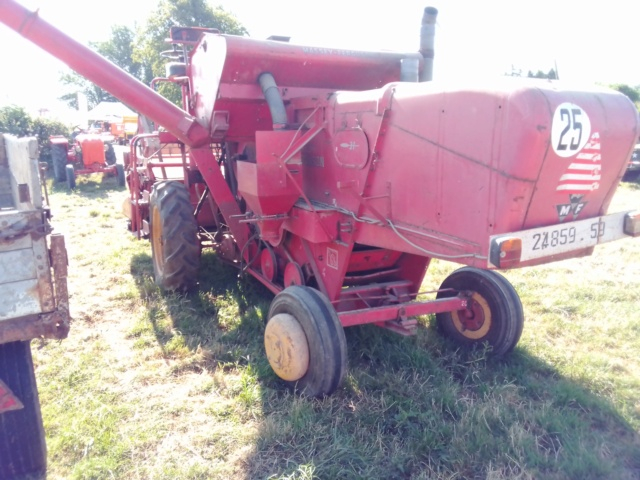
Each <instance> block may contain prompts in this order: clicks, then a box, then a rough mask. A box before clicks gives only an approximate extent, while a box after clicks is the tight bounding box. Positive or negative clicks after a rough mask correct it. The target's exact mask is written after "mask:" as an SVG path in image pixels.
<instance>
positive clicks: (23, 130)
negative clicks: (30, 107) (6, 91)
mask: <svg viewBox="0 0 640 480" xmlns="http://www.w3.org/2000/svg"><path fill="white" fill-rule="evenodd" d="M32 131H33V120H32V118H31V115H29V114H28V113H27V111H26V110H25V109H24V108H22V107H17V106H15V105H9V106H6V107H2V108H0V132H2V133H10V134H11V135H15V136H16V137H27V136H29V135H31V132H32Z"/></svg>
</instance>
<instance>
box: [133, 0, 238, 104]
mask: <svg viewBox="0 0 640 480" xmlns="http://www.w3.org/2000/svg"><path fill="white" fill-rule="evenodd" d="M173 26H182V27H208V28H217V29H218V30H220V31H221V32H223V33H228V34H233V35H244V34H246V33H247V30H246V29H245V28H244V27H243V26H242V25H241V24H240V22H239V21H238V20H237V19H236V18H235V17H234V16H233V15H232V14H230V13H229V12H227V11H225V10H224V9H223V8H222V7H216V8H212V7H210V6H209V5H208V3H207V2H206V1H205V0H161V2H160V4H159V5H158V8H157V9H156V11H155V12H153V13H152V15H151V16H150V17H149V20H148V21H147V23H146V25H145V26H144V27H143V28H142V30H141V31H140V34H139V38H138V40H139V43H138V45H139V47H138V48H136V49H135V51H134V56H133V58H134V59H135V60H136V61H138V62H149V66H150V68H148V69H145V71H144V75H143V77H142V80H143V82H144V83H146V84H147V85H148V84H149V83H150V82H151V80H152V79H153V77H164V76H165V64H166V63H167V59H166V58H163V57H162V56H161V55H160V53H161V52H163V51H165V50H168V45H167V43H166V42H165V39H166V38H167V36H168V33H169V30H170V29H171V27H173ZM158 91H159V92H160V93H161V94H162V95H164V96H165V97H167V98H169V99H170V100H171V101H173V102H174V103H176V104H179V103H180V101H181V98H180V92H179V90H178V89H177V88H176V87H175V86H174V85H170V84H162V85H160V87H159V89H158Z"/></svg>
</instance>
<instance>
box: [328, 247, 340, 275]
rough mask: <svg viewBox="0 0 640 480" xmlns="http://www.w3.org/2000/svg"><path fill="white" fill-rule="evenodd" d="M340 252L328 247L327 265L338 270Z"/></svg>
mask: <svg viewBox="0 0 640 480" xmlns="http://www.w3.org/2000/svg"><path fill="white" fill-rule="evenodd" d="M338 263H339V262H338V251H337V250H334V249H333V248H329V247H327V265H328V266H329V267H331V268H335V269H336V270H338Z"/></svg>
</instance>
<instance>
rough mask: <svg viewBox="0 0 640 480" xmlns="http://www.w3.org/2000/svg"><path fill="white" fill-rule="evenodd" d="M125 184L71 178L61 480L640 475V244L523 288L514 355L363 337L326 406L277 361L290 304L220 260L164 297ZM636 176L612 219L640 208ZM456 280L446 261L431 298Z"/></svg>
mask: <svg viewBox="0 0 640 480" xmlns="http://www.w3.org/2000/svg"><path fill="white" fill-rule="evenodd" d="M126 196H127V192H126V191H125V189H124V188H121V187H118V186H117V185H116V180H115V179H114V178H110V177H104V178H103V177H101V176H99V175H93V176H89V177H82V178H78V184H77V188H76V190H75V191H73V192H68V191H67V190H66V188H65V187H64V186H63V185H62V184H58V185H54V186H53V192H52V194H51V204H52V207H53V209H54V211H55V212H56V218H55V223H56V227H57V230H58V231H61V232H62V233H64V234H65V236H66V237H67V238H68V241H67V248H68V252H69V262H70V268H69V292H70V294H71V302H70V303H71V305H72V312H71V313H72V316H73V318H74V324H73V328H72V333H71V336H70V338H69V339H67V340H65V342H64V343H63V344H59V343H57V342H47V343H46V344H44V345H42V346H41V348H40V349H38V348H37V344H34V348H33V350H34V357H35V362H36V364H37V370H36V373H37V377H38V383H39V386H40V396H41V400H42V404H43V415H44V421H45V429H46V432H47V445H48V449H49V467H50V468H49V470H50V473H49V478H51V479H56V478H65V479H74V478H129V479H174V478H175V479H195V478H207V479H210V478H211V479H213V478H221V479H223V478H224V479H228V478H300V479H301V478H315V477H318V478H340V479H348V478H416V479H418V478H475V477H478V478H504V479H507V478H508V479H512V478H534V477H535V478H581V479H583V478H637V477H638V475H639V472H640V439H639V436H638V433H639V432H640V404H639V403H638V398H640V361H639V360H638V354H637V352H638V351H639V349H640V314H638V305H639V304H640V243H639V242H637V241H636V242H634V241H632V240H623V241H620V242H614V243H612V244H607V245H604V246H601V247H598V248H597V249H596V252H595V254H594V255H593V256H591V257H588V258H582V259H574V260H569V261H564V262H559V263H555V264H550V265H545V266H541V267H535V268H528V269H522V270H514V271H508V272H506V273H505V275H506V276H507V277H508V279H509V280H510V281H511V282H512V283H513V284H514V286H515V287H516V289H517V290H518V292H519V294H520V295H521V297H522V303H523V306H524V309H525V329H524V333H523V338H522V340H521V342H520V344H519V346H518V347H517V348H516V350H515V352H514V354H513V355H512V356H511V357H510V358H508V359H507V360H505V361H497V360H493V359H490V358H489V357H488V356H487V355H486V352H485V351H482V350H477V351H475V352H472V353H461V352H460V351H457V350H456V349H455V347H454V346H453V345H452V344H450V343H448V342H447V341H445V340H443V339H442V337H440V336H439V335H438V334H437V332H436V331H435V328H434V325H435V322H434V321H433V319H431V318H423V319H421V322H422V323H423V324H425V326H426V327H427V328H421V329H419V331H418V335H417V336H415V337H413V338H409V339H407V338H401V337H399V336H395V335H392V334H390V333H388V332H385V331H384V330H382V329H378V328H376V327H373V326H363V327H354V328H349V329H347V330H346V335H347V341H348V344H349V359H348V360H349V373H348V376H347V378H346V379H345V383H344V386H343V387H342V388H341V389H339V390H338V391H337V392H336V394H334V395H333V396H331V397H330V398H327V399H325V400H309V399H303V398H299V397H296V396H294V395H292V394H291V393H288V392H287V391H286V390H285V389H283V388H281V387H280V386H279V382H280V380H279V379H278V378H277V377H276V376H275V374H273V372H272V371H271V368H270V367H269V364H268V362H267V360H266V358H265V355H264V353H263V352H264V350H263V348H264V347H263V343H262V342H263V335H262V334H263V330H264V327H263V320H264V318H265V315H266V313H267V310H268V306H269V303H270V301H271V299H272V296H271V294H269V293H268V292H267V291H266V290H265V289H264V288H263V287H262V286H261V285H259V284H258V283H257V282H256V281H253V280H251V279H248V278H247V279H238V277H237V271H236V270H233V269H231V268H228V267H226V266H224V265H222V264H221V263H219V262H218V261H217V259H216V258H215V255H213V254H211V253H205V254H204V257H203V270H202V276H201V281H200V289H199V292H198V293H197V294H194V295H192V296H187V297H185V296H178V295H168V294H163V293H161V292H160V291H159V289H158V288H157V287H156V286H155V284H154V281H153V267H152V264H151V247H150V245H149V244H148V243H146V242H139V241H136V240H135V239H134V237H133V236H130V235H128V234H127V232H126V230H125V226H124V225H125V221H124V219H123V218H121V216H120V213H119V212H120V205H121V204H122V201H123V200H124V198H125V197H126ZM639 204H640V184H638V183H637V182H636V183H623V184H621V186H620V187H619V190H618V192H617V193H616V196H615V197H614V201H613V204H612V206H611V207H610V211H621V210H626V209H633V208H637V207H638V205H639ZM455 268H456V265H454V264H448V263H445V262H438V263H437V264H436V265H435V268H433V269H432V270H430V273H429V275H428V276H427V279H426V281H425V284H424V285H423V289H424V290H432V289H435V288H437V286H438V285H439V284H440V282H441V280H442V279H443V278H444V277H445V276H446V275H447V274H448V273H449V272H451V271H453V270H454V269H455Z"/></svg>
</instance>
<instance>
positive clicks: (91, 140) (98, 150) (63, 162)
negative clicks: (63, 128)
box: [49, 133, 125, 190]
mask: <svg viewBox="0 0 640 480" xmlns="http://www.w3.org/2000/svg"><path fill="white" fill-rule="evenodd" d="M73 137H74V138H73V144H72V145H71V146H69V140H67V138H66V137H64V136H61V135H54V136H52V137H51V138H50V139H49V140H50V142H51V162H52V164H53V176H54V178H55V180H56V181H57V182H64V181H66V182H67V186H68V187H69V189H70V190H72V189H74V188H75V186H76V175H89V174H92V173H105V174H108V175H114V176H115V177H116V179H117V182H118V185H119V186H121V187H123V186H124V185H125V173H124V165H122V164H119V163H116V153H115V151H114V148H113V137H112V136H111V135H110V134H109V136H105V135H103V134H100V133H79V134H75V135H74V136H73Z"/></svg>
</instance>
